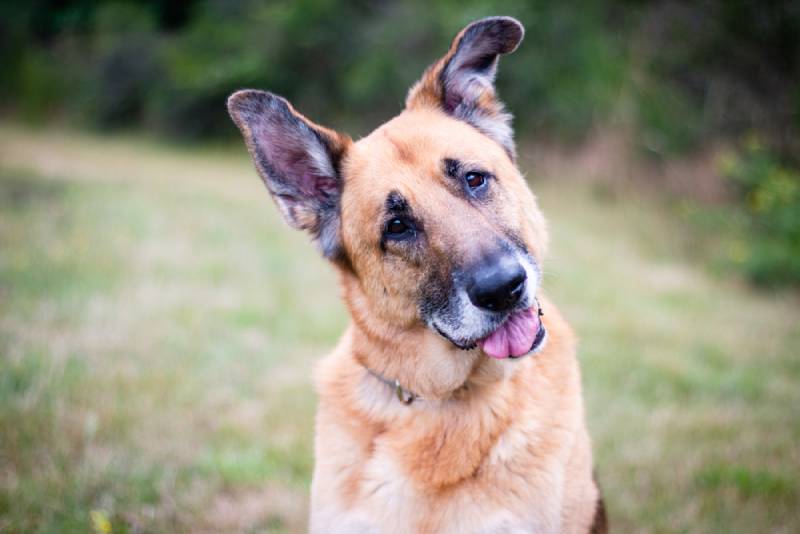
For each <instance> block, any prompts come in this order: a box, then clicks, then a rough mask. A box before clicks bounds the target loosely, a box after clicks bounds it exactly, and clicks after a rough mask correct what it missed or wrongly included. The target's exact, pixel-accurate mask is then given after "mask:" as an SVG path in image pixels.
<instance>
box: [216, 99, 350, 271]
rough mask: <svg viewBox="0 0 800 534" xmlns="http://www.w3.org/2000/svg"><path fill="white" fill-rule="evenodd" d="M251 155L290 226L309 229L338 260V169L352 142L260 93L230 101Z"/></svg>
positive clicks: (339, 190)
mask: <svg viewBox="0 0 800 534" xmlns="http://www.w3.org/2000/svg"><path fill="white" fill-rule="evenodd" d="M228 111H229V113H230V114H231V117H232V118H233V121H234V122H235V123H236V126H238V127H239V129H240V130H241V131H242V135H243V136H244V140H245V142H246V143H247V148H248V150H249V151H250V156H251V157H252V158H253V162H254V163H255V166H256V169H257V170H258V173H259V174H260V175H261V178H262V179H263V180H264V184H265V185H266V186H267V189H268V190H269V192H270V193H271V194H272V198H273V199H274V200H275V203H276V204H277V205H278V208H279V209H280V211H281V214H282V215H283V217H284V219H285V220H286V222H288V223H289V224H290V225H291V226H293V227H294V228H300V229H303V230H307V231H308V232H310V233H311V235H312V237H313V238H314V239H315V240H316V242H317V243H318V245H319V247H320V249H321V250H322V253H323V255H325V257H327V258H330V259H333V260H339V259H342V256H343V252H342V247H341V242H340V235H339V199H340V197H341V193H342V177H341V175H340V173H339V164H340V163H341V161H342V158H343V156H344V154H345V152H346V151H347V148H348V147H349V146H350V144H351V143H352V141H351V140H350V138H349V137H348V136H346V135H342V134H339V133H336V132H334V131H333V130H329V129H327V128H324V127H322V126H319V125H317V124H314V123H313V122H311V121H309V120H308V119H306V118H305V117H303V116H302V115H300V114H299V113H297V112H296V111H295V110H294V108H292V106H291V104H289V102H287V101H286V100H285V99H283V98H281V97H279V96H276V95H274V94H272V93H267V92H264V91H255V90H244V91H238V92H236V93H234V94H233V95H231V96H230V98H228Z"/></svg>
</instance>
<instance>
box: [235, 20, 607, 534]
mask: <svg viewBox="0 0 800 534" xmlns="http://www.w3.org/2000/svg"><path fill="white" fill-rule="evenodd" d="M522 38H523V28H522V25H521V24H520V23H519V22H518V21H516V20H514V19H511V18H508V17H492V18H488V19H483V20H480V21H477V22H474V23H472V24H471V25H469V26H468V27H467V28H465V29H464V30H462V32H461V33H459V35H458V36H457V37H456V38H455V40H454V41H453V45H452V46H451V48H450V50H449V51H448V52H447V54H445V56H444V57H442V58H441V59H440V60H439V61H437V62H436V63H434V64H433V65H431V67H429V68H428V69H427V70H426V71H425V73H424V74H423V76H422V78H421V79H420V81H419V82H417V83H416V85H414V86H413V87H412V88H411V90H410V92H409V95H408V98H407V101H406V108H405V110H404V111H403V112H402V113H401V114H400V115H399V116H397V117H396V118H394V119H392V120H391V121H389V122H387V123H386V124H384V125H382V126H381V127H379V128H378V129H376V130H375V131H374V132H373V133H372V134H370V135H369V136H367V137H365V138H363V139H360V140H359V141H357V142H354V141H352V140H351V139H350V138H349V137H348V136H346V135H343V134H340V133H337V132H334V131H332V130H329V129H327V128H323V127H321V126H319V125H317V124H315V123H313V122H311V121H309V120H308V119H306V118H305V117H303V116H302V115H300V114H299V113H298V112H296V111H295V110H294V109H293V108H292V106H291V105H290V104H289V103H288V102H287V101H285V100H284V99H282V98H280V97H278V96H275V95H273V94H270V93H265V92H261V91H254V90H244V91H239V92H237V93H235V94H234V95H232V96H231V98H230V99H229V102H228V106H229V110H230V113H231V116H232V117H233V119H234V121H235V122H236V124H237V125H238V126H239V128H240V129H241V131H242V133H243V135H244V138H245V141H246V143H247V146H248V148H249V151H250V153H251V155H252V157H253V160H254V162H255V166H256V168H257V170H258V171H259V174H260V175H261V177H262V178H263V180H264V183H265V185H266V186H267V188H268V190H269V191H270V193H271V194H272V196H273V198H274V199H275V201H276V203H277V205H278V207H279V209H280V211H281V213H282V214H283V216H284V218H285V219H286V220H287V222H288V223H289V224H290V225H291V226H293V227H296V228H300V229H303V230H306V231H308V232H309V233H310V234H311V236H312V238H313V239H314V240H315V241H316V243H317V244H318V246H319V248H320V250H321V252H322V254H323V255H324V256H325V257H326V258H328V259H330V260H331V262H332V264H333V265H334V266H335V268H336V270H337V271H338V273H339V278H340V282H341V287H342V292H343V297H344V300H345V302H346V304H347V307H348V310H349V312H350V315H351V317H352V323H351V325H350V326H349V328H348V329H347V331H346V332H345V333H344V335H343V337H342V338H341V340H340V341H339V343H338V345H337V346H336V348H335V349H334V350H333V352H332V353H330V354H329V355H328V356H326V357H325V358H324V359H322V360H321V361H320V362H319V363H318V365H317V366H316V369H315V376H314V380H315V384H316V389H317V392H318V395H319V409H318V412H317V422H316V441H315V456H316V464H315V470H314V480H313V484H312V496H311V518H310V530H311V532H315V533H322V532H324V533H409V532H418V533H447V532H454V533H455V532H459V533H460V532H465V533H466V532H480V533H490V532H491V533H500V532H568V533H572V532H574V533H586V532H604V531H605V529H606V526H605V513H604V510H603V507H602V500H601V499H600V495H599V491H598V488H597V486H596V484H595V482H594V480H593V477H592V452H591V445H590V440H589V435H588V432H587V430H586V425H585V421H584V409H583V400H582V393H581V377H580V371H579V366H578V362H577V359H576V355H575V354H576V353H575V351H576V347H575V345H576V341H575V336H574V334H573V332H572V330H571V329H570V327H569V326H568V324H567V323H566V322H565V320H564V319H563V318H562V316H561V315H560V314H559V312H558V310H557V308H556V307H555V306H554V305H553V303H552V302H550V301H549V300H548V299H547V298H546V297H545V296H543V295H542V292H541V290H540V289H539V284H540V282H541V267H540V266H541V262H542V261H543V259H544V256H545V252H546V248H547V231H546V227H545V222H544V218H543V216H542V214H541V212H540V210H539V208H538V206H537V202H536V199H535V197H534V195H533V193H532V192H531V191H530V189H529V188H528V186H527V184H526V182H525V180H524V178H523V177H522V175H521V174H520V172H519V170H518V169H517V167H516V165H515V158H516V153H515V146H514V142H513V134H512V129H511V122H510V121H511V117H510V115H509V114H507V113H506V112H505V110H504V108H503V105H502V103H501V102H500V101H499V100H498V99H497V96H496V94H495V88H494V77H495V73H496V68H497V63H498V57H499V55H501V54H506V53H510V52H513V51H514V50H515V49H516V48H517V46H518V44H519V43H520V41H521V40H522ZM470 169H473V170H474V169H478V170H479V171H470ZM470 172H478V173H479V175H480V176H482V177H485V180H483V181H481V180H478V179H475V178H474V175H473V181H474V182H476V183H478V182H480V185H479V187H478V188H475V189H474V190H473V189H472V188H471V186H469V187H467V186H465V185H464V176H468V175H469V173H470ZM397 220H400V221H401V224H399V225H398V223H396V221H397ZM387 221H389V222H387ZM392 221H394V227H393V228H394V229H398V228H399V229H404V231H403V233H398V232H389V231H388V230H387V228H388V226H387V225H388V224H393V223H392ZM497 251H500V252H497ZM495 253H497V254H499V253H502V254H506V255H508V256H509V257H514V258H516V260H515V261H519V263H520V265H523V266H524V269H525V272H526V276H527V278H526V285H525V294H524V295H523V296H522V297H521V303H520V306H521V307H525V306H527V307H530V306H534V305H535V304H534V303H535V302H536V299H537V298H538V302H539V303H540V305H539V306H537V307H538V309H541V310H543V311H544V314H545V315H544V317H542V319H541V320H542V324H543V325H544V327H546V330H547V333H548V336H547V341H546V343H544V345H543V347H542V348H541V349H540V350H539V351H538V352H537V353H536V354H532V355H529V356H526V357H523V358H519V359H511V358H508V359H492V358H489V357H487V356H486V354H484V353H483V351H482V350H481V348H480V347H479V346H477V345H476V340H478V339H479V338H481V337H483V336H485V335H487V334H488V333H489V332H490V331H491V330H492V329H494V328H498V327H499V326H498V325H499V324H502V321H503V320H505V319H507V317H508V315H505V316H502V315H499V314H497V313H489V312H486V311H485V310H479V309H478V308H477V307H476V306H472V305H471V304H470V302H469V299H468V298H466V297H465V296H464V295H465V290H464V287H463V286H464V283H463V278H464V276H465V275H464V273H465V272H466V271H468V270H469V268H470V266H471V265H474V264H475V263H476V262H479V261H481V258H485V257H486V256H487V255H491V254H495ZM395 381H397V383H399V384H400V387H401V389H400V393H401V395H400V396H401V397H402V396H403V395H408V396H409V398H410V400H411V401H412V402H410V403H406V402H403V400H405V399H400V398H398V395H397V394H396V393H397V391H396V388H393V387H391V385H389V384H391V383H393V382H395Z"/></svg>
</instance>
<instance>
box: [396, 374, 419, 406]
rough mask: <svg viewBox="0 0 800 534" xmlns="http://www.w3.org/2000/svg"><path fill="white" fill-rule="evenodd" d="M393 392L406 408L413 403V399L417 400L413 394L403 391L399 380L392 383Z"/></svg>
mask: <svg viewBox="0 0 800 534" xmlns="http://www.w3.org/2000/svg"><path fill="white" fill-rule="evenodd" d="M394 391H395V393H397V399H398V400H399V401H400V402H402V403H403V404H405V405H406V406H408V405H409V404H411V403H412V402H414V399H416V398H417V396H416V395H414V394H413V393H410V392H408V391H406V390H404V389H403V386H401V385H400V380H395V381H394Z"/></svg>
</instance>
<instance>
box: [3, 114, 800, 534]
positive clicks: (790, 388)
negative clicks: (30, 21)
mask: <svg viewBox="0 0 800 534" xmlns="http://www.w3.org/2000/svg"><path fill="white" fill-rule="evenodd" d="M569 174H570V173H569V169H567V172H564V176H563V177H561V178H560V179H553V178H548V179H541V178H537V177H536V176H535V175H533V173H532V175H533V178H532V182H533V187H534V190H536V191H537V192H538V194H539V196H540V199H541V201H542V204H543V207H544V209H545V212H546V214H547V216H548V217H549V220H550V223H551V233H552V242H553V246H552V251H551V260H550V261H549V263H548V264H547V266H546V270H547V277H546V287H547V289H548V292H549V293H550V294H551V296H553V297H554V299H555V300H556V301H557V302H558V303H559V304H560V306H561V307H562V309H563V311H564V313H565V314H566V316H567V317H568V318H570V319H571V321H572V322H573V325H574V326H575V328H576V330H577V331H578V333H579V334H580V337H581V339H582V343H581V359H582V362H583V373H584V384H585V397H586V405H587V410H588V419H589V425H590V427H591V431H592V434H593V438H594V442H595V451H596V459H597V469H598V475H599V478H600V480H601V483H602V485H603V488H604V491H605V493H606V501H607V505H608V506H609V513H610V516H611V521H612V523H613V524H614V525H615V530H617V531H619V532H674V531H678V532H680V531H686V532H732V531H736V532H765V531H770V532H796V531H798V529H800V514H799V513H798V511H797V502H798V500H799V499H800V489H799V488H798V482H797V481H798V480H800V448H799V447H798V446H797V443H798V442H799V441H800V421H799V420H798V413H800V387H798V386H800V359H798V354H797V350H798V348H800V328H798V326H797V325H798V324H800V306H798V301H797V298H796V296H792V295H784V294H767V293H758V292H754V291H752V290H751V289H749V288H747V287H744V286H743V285H741V284H739V283H737V282H736V281H734V280H730V279H725V278H719V277H717V276H715V275H714V274H713V272H711V271H709V270H708V269H706V268H705V267H704V266H703V264H702V263H700V262H698V261H697V260H696V258H693V256H692V255H691V254H689V253H688V252H687V251H688V250H690V248H691V242H692V241H691V239H688V238H687V237H686V235H687V232H689V231H691V230H692V227H687V226H686V225H685V224H684V223H682V222H681V220H680V219H679V218H678V217H676V216H675V215H674V211H673V210H672V209H671V208H669V206H668V205H666V203H665V202H663V201H662V200H661V199H659V198H657V197H654V196H653V195H652V194H646V193H641V192H639V193H635V192H630V193H626V192H625V190H624V189H621V190H620V191H621V192H618V193H615V194H608V193H607V192H606V193H603V194H598V190H597V188H596V187H594V186H592V185H591V184H587V183H585V182H584V181H581V180H575V179H572V177H570V176H569ZM623 193H624V194H623ZM0 214H1V215H2V216H0V429H2V432H0V532H37V531H39V532H50V531H59V532H63V531H79V532H86V531H87V530H91V529H94V530H97V531H104V530H107V529H108V528H109V527H110V528H111V529H113V531H114V532H126V531H130V532H137V531H138V532H141V531H162V532H164V531H166V532H172V531H203V530H205V531H245V532H250V531H266V532H302V531H303V529H304V527H305V516H306V514H307V494H308V486H309V479H310V475H311V469H312V461H313V460H312V428H313V413H314V405H315V398H314V396H313V393H312V392H311V389H310V385H309V376H310V366H311V363H312V362H313V360H314V358H315V357H316V356H317V355H319V354H321V353H323V352H325V350H327V349H328V348H329V347H331V346H332V344H333V343H334V342H335V340H336V338H337V336H338V335H339V333H340V332H341V331H342V329H343V328H344V326H345V324H346V322H347V317H346V313H345V310H344V308H343V307H342V305H341V303H340V302H339V300H338V291H337V288H336V283H335V277H334V276H333V273H332V272H331V270H330V269H328V268H327V266H326V265H325V263H324V261H323V260H322V259H320V258H318V257H317V253H316V252H315V251H314V249H313V247H312V246H311V245H310V244H309V243H307V242H306V239H305V237H304V236H303V235H301V234H299V233H296V232H293V231H290V230H289V229H287V228H285V227H284V226H283V224H282V223H281V222H280V221H279V218H278V216H277V214H276V212H275V210H274V209H273V207H272V204H271V202H270V201H269V199H268V197H267V194H266V192H265V191H264V190H263V186H262V185H261V184H260V183H259V182H258V180H257V179H256V177H255V174H254V171H253V170H252V169H251V167H250V164H249V162H248V161H247V159H246V157H245V156H244V153H243V150H238V151H235V152H230V151H228V150H214V149H209V148H207V149H205V150H199V149H185V148H183V149H175V148H169V147H162V146H159V145H157V144H155V143H153V142H151V141H147V140H141V139H132V138H116V139H101V138H97V137H91V136H85V135H78V134H75V133H74V132H63V131H31V130H26V129H21V128H19V127H17V126H15V125H9V124H5V125H0Z"/></svg>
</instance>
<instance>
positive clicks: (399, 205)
mask: <svg viewBox="0 0 800 534" xmlns="http://www.w3.org/2000/svg"><path fill="white" fill-rule="evenodd" d="M386 211H388V212H389V213H392V214H395V215H401V214H407V213H410V212H411V208H409V206H408V201H407V200H406V199H405V197H404V196H403V195H401V194H400V193H399V192H397V191H392V192H391V193H389V196H387V197H386Z"/></svg>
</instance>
